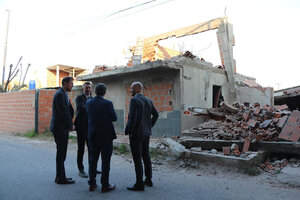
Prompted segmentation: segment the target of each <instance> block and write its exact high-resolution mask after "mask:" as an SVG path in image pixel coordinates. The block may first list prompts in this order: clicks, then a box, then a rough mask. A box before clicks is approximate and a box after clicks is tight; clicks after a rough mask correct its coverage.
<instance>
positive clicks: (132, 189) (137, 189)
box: [127, 184, 145, 191]
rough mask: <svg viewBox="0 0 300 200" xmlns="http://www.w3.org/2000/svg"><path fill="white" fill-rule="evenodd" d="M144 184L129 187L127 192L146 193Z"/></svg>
mask: <svg viewBox="0 0 300 200" xmlns="http://www.w3.org/2000/svg"><path fill="white" fill-rule="evenodd" d="M144 189H145V186H144V184H134V185H133V187H127V190H131V191H144Z"/></svg>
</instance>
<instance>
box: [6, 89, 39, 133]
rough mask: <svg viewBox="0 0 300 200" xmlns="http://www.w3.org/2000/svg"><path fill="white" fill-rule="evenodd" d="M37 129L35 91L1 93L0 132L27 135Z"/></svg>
mask: <svg viewBox="0 0 300 200" xmlns="http://www.w3.org/2000/svg"><path fill="white" fill-rule="evenodd" d="M34 127H35V90H26V91H19V92H10V93H0V130H3V131H8V132H14V133H17V132H20V133H26V132H28V131H32V130H34Z"/></svg>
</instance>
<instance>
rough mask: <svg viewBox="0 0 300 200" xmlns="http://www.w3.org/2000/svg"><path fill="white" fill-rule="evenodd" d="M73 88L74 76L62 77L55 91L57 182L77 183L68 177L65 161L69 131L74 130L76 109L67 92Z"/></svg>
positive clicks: (54, 134) (53, 111)
mask: <svg viewBox="0 0 300 200" xmlns="http://www.w3.org/2000/svg"><path fill="white" fill-rule="evenodd" d="M72 88H73V78H72V77H65V78H63V79H62V87H61V88H60V89H59V90H58V91H57V92H56V93H55V95H54V98H53V103H52V118H51V124H50V130H51V132H52V133H53V136H54V139H55V143H56V149H57V152H56V177H55V182H56V183H57V184H72V183H75V181H74V180H72V178H66V173H65V165H64V162H65V160H66V156H67V147H68V140H69V132H70V131H73V130H74V128H75V127H74V125H73V122H72V118H73V116H74V110H73V107H72V104H71V103H70V100H69V96H68V93H67V92H71V90H72Z"/></svg>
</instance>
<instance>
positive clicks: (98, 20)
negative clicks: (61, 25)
mask: <svg viewBox="0 0 300 200" xmlns="http://www.w3.org/2000/svg"><path fill="white" fill-rule="evenodd" d="M156 1H158V0H152V1H147V2H144V3H141V4H138V5H135V6H131V7H128V8H125V9H122V10H119V11H116V12H113V13H111V14H108V15H106V16H104V17H101V18H100V17H99V18H100V19H97V18H98V17H94V18H93V19H96V20H94V22H91V23H90V24H89V25H86V26H83V27H81V30H78V31H84V30H87V29H89V28H90V27H91V26H93V27H92V28H95V27H96V26H98V25H100V24H104V23H107V22H110V21H113V20H116V19H119V18H122V17H126V16H129V15H133V14H136V13H139V12H142V11H144V10H148V9H151V8H154V7H157V6H160V5H163V4H166V3H169V2H171V1H174V0H168V1H164V2H161V3H159V4H156V5H153V6H150V7H146V8H143V9H141V10H137V11H136V12H133V13H129V14H126V15H122V16H119V17H115V18H113V19H109V18H111V17H112V16H115V15H117V14H120V13H122V12H126V11H129V10H132V9H134V8H137V7H141V6H144V5H147V4H150V3H153V2H156ZM78 31H75V30H74V31H72V33H71V34H73V33H75V32H78Z"/></svg>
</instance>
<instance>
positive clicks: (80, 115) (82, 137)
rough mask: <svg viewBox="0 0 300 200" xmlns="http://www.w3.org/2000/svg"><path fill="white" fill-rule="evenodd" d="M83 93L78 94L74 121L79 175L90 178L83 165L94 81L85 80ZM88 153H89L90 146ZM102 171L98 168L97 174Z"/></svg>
mask: <svg viewBox="0 0 300 200" xmlns="http://www.w3.org/2000/svg"><path fill="white" fill-rule="evenodd" d="M82 90H83V91H82V92H83V93H82V94H81V95H78V96H77V98H76V119H75V122H74V125H75V130H76V132H77V145H78V149H77V167H78V170H79V176H81V177H83V178H88V175H87V174H86V173H85V171H84V166H83V154H84V146H85V143H86V144H88V143H87V135H88V116H87V112H86V101H87V100H89V99H91V98H92V95H91V91H92V83H91V82H85V83H84V84H83V85H82ZM87 148H88V154H89V146H88V145H87ZM98 173H101V172H100V171H98V170H97V174H98Z"/></svg>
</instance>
